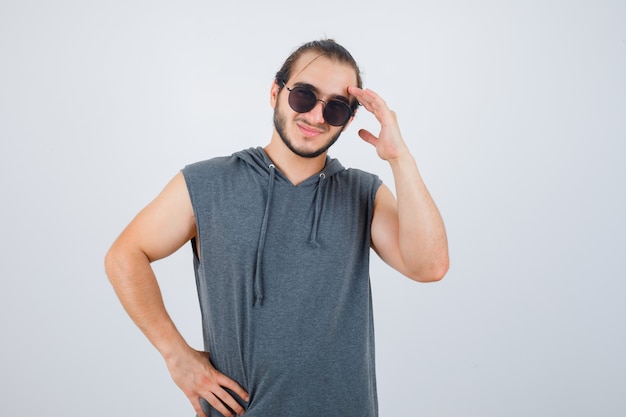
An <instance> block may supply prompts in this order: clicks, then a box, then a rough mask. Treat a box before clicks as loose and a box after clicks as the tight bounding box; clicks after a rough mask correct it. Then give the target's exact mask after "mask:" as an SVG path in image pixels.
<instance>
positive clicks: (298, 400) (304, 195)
mask: <svg viewBox="0 0 626 417" xmlns="http://www.w3.org/2000/svg"><path fill="white" fill-rule="evenodd" d="M182 172H183V174H184V177H185V181H186V183H187V187H188V189H189V194H190V196H191V201H192V205H193V210H194V214H195V218H196V225H197V230H198V236H197V238H196V239H194V240H193V241H192V247H193V249H194V268H195V273H196V283H197V287H198V295H199V299H200V307H201V312H202V323H203V331H204V343H205V349H206V350H207V351H208V352H210V357H211V361H212V363H213V365H214V366H215V367H216V368H217V369H218V370H220V371H221V372H223V373H224V374H226V375H228V376H229V377H231V378H233V379H234V380H236V381H237V382H239V384H241V386H242V387H243V388H244V389H246V390H247V391H248V393H249V394H250V402H249V403H248V404H246V403H244V402H243V401H241V403H242V404H243V405H244V406H245V407H246V408H247V411H246V416H247V417H322V416H323V417H331V416H342V417H347V416H354V417H374V416H377V415H378V411H377V409H378V404H377V398H376V378H375V363H374V328H373V314H372V300H371V294H370V283H369V254H370V225H371V219H372V213H373V205H374V198H375V195H376V191H377V189H378V187H379V186H380V184H381V181H380V179H379V178H378V177H376V176H375V175H372V174H368V173H366V172H363V171H360V170H355V169H344V167H343V166H342V165H341V164H340V163H339V161H337V160H335V159H331V158H328V157H327V159H326V166H325V167H324V169H323V170H322V172H321V173H319V174H318V175H315V176H313V177H311V178H309V179H307V180H305V181H304V182H302V183H301V184H299V185H298V186H294V185H293V184H292V183H291V182H290V181H289V180H288V179H287V178H286V177H285V176H284V175H283V174H282V173H281V172H280V171H279V170H278V169H277V168H275V167H274V165H273V164H272V162H271V161H270V159H269V158H268V156H267V155H266V154H265V152H264V151H263V149H262V148H251V149H247V150H244V151H241V152H237V153H235V154H233V155H231V156H229V157H220V158H214V159H211V160H208V161H203V162H198V163H195V164H192V165H189V166H187V167H185V168H184V169H183V171H182ZM204 406H205V409H206V412H207V413H209V415H210V416H211V417H213V416H220V414H219V413H217V412H216V411H215V410H213V409H212V408H211V407H210V406H209V405H208V403H204Z"/></svg>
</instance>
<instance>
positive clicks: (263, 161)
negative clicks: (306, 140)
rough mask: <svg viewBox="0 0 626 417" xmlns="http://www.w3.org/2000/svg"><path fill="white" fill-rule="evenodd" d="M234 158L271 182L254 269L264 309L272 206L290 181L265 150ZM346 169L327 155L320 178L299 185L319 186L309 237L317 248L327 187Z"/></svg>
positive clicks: (258, 300) (256, 302) (257, 297)
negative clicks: (265, 254)
mask: <svg viewBox="0 0 626 417" xmlns="http://www.w3.org/2000/svg"><path fill="white" fill-rule="evenodd" d="M233 156H235V157H237V158H239V159H241V160H243V161H244V162H246V163H247V164H248V165H249V166H250V168H251V169H252V170H254V171H255V172H256V173H258V174H259V175H261V176H262V177H266V178H267V181H268V187H267V195H266V198H265V210H264V213H263V221H262V223H261V230H260V231H259V242H258V245H257V253H256V265H255V270H254V278H253V286H254V305H255V306H261V305H262V304H263V274H262V266H263V250H264V249H265V237H266V235H267V220H268V218H269V212H270V210H271V203H272V191H273V189H274V185H275V183H276V182H288V183H290V181H289V179H287V177H285V175H284V174H283V173H282V172H280V171H279V170H278V169H277V168H276V166H275V165H274V164H273V163H272V161H271V160H270V158H269V157H268V156H267V154H266V153H265V151H264V150H263V148H261V147H257V148H249V149H245V150H243V151H239V152H236V153H235V154H233ZM344 169H345V168H344V167H343V166H342V165H341V163H340V162H339V161H338V160H336V159H333V158H330V157H329V156H326V163H325V165H324V169H322V171H320V172H319V173H317V174H316V175H313V176H311V177H310V178H307V179H306V180H304V181H303V182H302V183H300V184H299V185H298V187H304V186H309V185H316V184H317V190H316V191H315V193H316V194H315V210H314V218H313V224H312V227H311V231H310V234H309V241H310V244H311V246H312V247H313V248H318V247H319V242H318V239H317V229H318V223H319V217H320V215H321V212H322V205H323V201H322V199H323V197H324V193H323V192H322V191H323V188H324V187H325V186H326V184H327V182H328V180H329V179H330V177H332V176H333V175H335V174H337V173H339V172H341V171H343V170H344Z"/></svg>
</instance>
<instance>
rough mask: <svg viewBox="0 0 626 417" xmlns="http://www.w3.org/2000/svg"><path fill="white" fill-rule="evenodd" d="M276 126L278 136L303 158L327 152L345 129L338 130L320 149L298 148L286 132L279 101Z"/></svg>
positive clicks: (275, 118)
mask: <svg viewBox="0 0 626 417" xmlns="http://www.w3.org/2000/svg"><path fill="white" fill-rule="evenodd" d="M274 128H275V129H276V132H277V133H278V136H280V138H281V139H282V141H283V143H284V144H285V145H286V146H287V148H289V150H290V151H291V152H293V153H295V154H296V155H298V156H300V157H302V158H315V157H317V156H320V155H321V154H323V153H324V152H326V151H327V150H328V149H329V148H330V147H331V146H333V145H334V144H335V142H337V139H339V136H341V133H342V132H343V129H341V130H340V131H339V132H337V134H336V135H335V136H333V137H332V138H331V139H330V140H329V141H328V142H327V143H326V144H325V145H323V146H322V147H321V148H319V149H314V150H311V151H305V150H302V149H298V148H296V147H295V146H294V144H293V142H292V141H291V139H289V137H288V136H287V133H286V132H285V118H284V117H283V116H282V115H281V114H280V112H279V110H278V102H277V103H276V106H275V107H274Z"/></svg>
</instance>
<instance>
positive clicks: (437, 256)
mask: <svg viewBox="0 0 626 417" xmlns="http://www.w3.org/2000/svg"><path fill="white" fill-rule="evenodd" d="M389 164H390V166H391V169H392V172H393V177H394V183H395V189H396V198H397V205H398V206H397V207H398V223H399V224H398V228H399V230H398V240H399V242H398V243H399V249H400V254H401V256H402V259H403V261H404V263H405V265H406V268H407V270H409V271H411V275H412V276H413V277H414V278H415V279H418V280H420V281H436V280H438V279H441V278H442V277H443V275H445V273H446V272H447V270H448V265H449V259H448V242H447V237H446V231H445V227H444V224H443V220H442V218H441V215H440V213H439V210H438V209H437V206H436V205H435V202H434V201H433V199H432V197H431V195H430V193H429V192H428V189H427V188H426V185H425V184H424V181H423V180H422V177H421V175H420V172H419V170H418V167H417V164H416V163H415V159H414V158H413V156H412V155H411V154H410V153H409V152H408V151H405V152H402V153H401V154H400V155H399V156H398V157H397V158H395V159H392V160H389Z"/></svg>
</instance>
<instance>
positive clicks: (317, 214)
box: [309, 172, 326, 248]
mask: <svg viewBox="0 0 626 417" xmlns="http://www.w3.org/2000/svg"><path fill="white" fill-rule="evenodd" d="M325 179H326V174H324V173H323V172H322V173H321V174H320V175H319V182H318V184H317V192H316V194H315V213H314V215H313V228H312V230H311V239H310V241H309V242H310V243H311V246H313V247H314V248H319V247H320V244H319V242H318V241H317V228H318V224H319V220H320V216H321V213H322V185H323V184H324V180H325Z"/></svg>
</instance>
